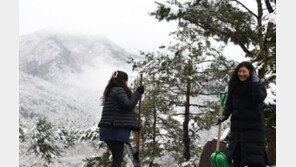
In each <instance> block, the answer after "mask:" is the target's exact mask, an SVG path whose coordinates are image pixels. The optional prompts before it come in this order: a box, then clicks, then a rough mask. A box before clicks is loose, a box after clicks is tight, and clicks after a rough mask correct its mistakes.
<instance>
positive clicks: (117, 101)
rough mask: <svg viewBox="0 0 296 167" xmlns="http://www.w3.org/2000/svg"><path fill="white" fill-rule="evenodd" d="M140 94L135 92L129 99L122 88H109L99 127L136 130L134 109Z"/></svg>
mask: <svg viewBox="0 0 296 167" xmlns="http://www.w3.org/2000/svg"><path fill="white" fill-rule="evenodd" d="M140 97H141V94H140V93H139V92H138V91H135V92H134V94H133V95H132V96H131V97H130V98H129V97H128V94H127V92H126V91H125V90H124V89H123V88H122V87H113V88H111V90H110V92H109V93H108V96H107V98H106V100H105V103H104V106H103V112H102V117H101V121H100V123H99V125H98V126H99V127H106V126H113V127H122V128H128V129H131V130H138V124H137V119H136V114H135V112H134V108H135V106H136V105H137V103H138V101H139V99H140Z"/></svg>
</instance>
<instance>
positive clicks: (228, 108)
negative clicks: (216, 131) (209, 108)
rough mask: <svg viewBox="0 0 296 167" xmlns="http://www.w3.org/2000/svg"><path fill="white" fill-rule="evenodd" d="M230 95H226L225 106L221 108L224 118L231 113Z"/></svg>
mask: <svg viewBox="0 0 296 167" xmlns="http://www.w3.org/2000/svg"><path fill="white" fill-rule="evenodd" d="M232 108H233V107H232V96H231V95H230V94H228V95H227V98H226V103H225V107H224V110H223V115H224V116H225V118H226V119H228V118H229V116H230V115H231V114H232Z"/></svg>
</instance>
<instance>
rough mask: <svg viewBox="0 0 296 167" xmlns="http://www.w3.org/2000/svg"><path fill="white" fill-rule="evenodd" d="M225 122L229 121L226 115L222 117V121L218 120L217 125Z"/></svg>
mask: <svg viewBox="0 0 296 167" xmlns="http://www.w3.org/2000/svg"><path fill="white" fill-rule="evenodd" d="M225 120H227V118H226V117H225V116H224V115H222V119H220V118H218V119H217V123H216V125H219V123H222V122H224V121H225Z"/></svg>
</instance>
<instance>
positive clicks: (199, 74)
mask: <svg viewBox="0 0 296 167" xmlns="http://www.w3.org/2000/svg"><path fill="white" fill-rule="evenodd" d="M196 31H199V30H198V29H196V28H195V27H193V26H192V24H190V23H183V24H179V29H178V30H177V31H176V32H173V33H172V34H173V35H174V36H175V39H176V40H177V42H176V43H175V44H171V45H169V46H167V47H166V46H161V47H160V50H161V51H158V52H157V53H144V52H142V53H141V54H142V55H144V56H145V59H144V60H142V61H138V62H137V61H134V60H131V62H132V63H133V69H134V70H135V69H136V70H138V71H141V72H143V73H146V74H148V75H154V77H155V78H156V79H155V80H158V81H157V84H156V86H157V87H154V89H157V93H158V94H159V95H160V96H162V98H163V102H164V103H166V105H168V106H175V107H179V108H180V107H181V108H184V110H185V111H184V112H182V113H175V114H174V115H171V116H179V115H182V116H184V122H183V138H182V141H183V145H184V151H183V152H184V154H183V158H184V160H185V161H189V160H190V154H191V153H190V152H191V151H190V148H191V144H190V136H189V131H190V127H189V122H190V120H191V119H193V120H199V122H198V123H197V125H196V126H197V127H198V128H197V129H198V130H202V129H204V128H209V127H210V126H211V125H213V123H214V122H213V121H209V122H206V121H204V120H207V119H208V117H211V118H213V117H215V116H216V114H217V112H218V111H216V109H217V108H216V106H218V99H217V97H218V94H219V91H221V90H224V89H225V86H226V85H227V84H226V82H227V81H228V77H229V74H230V73H229V72H230V69H232V68H233V66H234V62H233V61H227V60H226V59H225V57H224V56H223V55H222V53H221V48H220V49H215V48H213V47H211V43H210V41H208V40H206V39H204V40H205V42H203V41H202V40H201V39H197V38H196V37H195V32H196ZM215 97H216V99H217V100H216V101H213V100H212V99H213V98H215ZM207 99H208V100H207ZM213 102H214V104H212V103H213ZM213 106H215V107H214V108H213ZM193 107H194V108H195V110H193V109H190V108H193ZM209 115H210V116H209ZM213 115H215V116H213ZM213 120H214V119H213ZM193 125H194V123H193ZM197 132H198V131H195V133H197ZM193 134H194V133H193Z"/></svg>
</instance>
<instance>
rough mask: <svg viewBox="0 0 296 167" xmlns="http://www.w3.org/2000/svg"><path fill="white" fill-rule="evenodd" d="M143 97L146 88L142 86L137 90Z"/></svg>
mask: <svg viewBox="0 0 296 167" xmlns="http://www.w3.org/2000/svg"><path fill="white" fill-rule="evenodd" d="M136 91H138V92H139V93H140V94H141V95H142V94H143V93H144V86H140V87H138V88H137V90H136Z"/></svg>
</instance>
